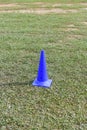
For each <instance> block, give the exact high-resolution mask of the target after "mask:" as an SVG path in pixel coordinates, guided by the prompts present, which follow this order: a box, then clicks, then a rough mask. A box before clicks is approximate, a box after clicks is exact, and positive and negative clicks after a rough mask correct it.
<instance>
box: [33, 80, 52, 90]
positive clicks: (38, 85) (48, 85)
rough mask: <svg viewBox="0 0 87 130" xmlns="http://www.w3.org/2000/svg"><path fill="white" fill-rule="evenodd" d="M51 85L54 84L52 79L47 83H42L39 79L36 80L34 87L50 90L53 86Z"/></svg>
mask: <svg viewBox="0 0 87 130" xmlns="http://www.w3.org/2000/svg"><path fill="white" fill-rule="evenodd" d="M51 83H52V80H51V79H48V80H47V81H44V82H40V81H38V80H37V79H35V80H34V82H33V83H32V85H33V86H37V87H43V88H49V87H50V86H51Z"/></svg>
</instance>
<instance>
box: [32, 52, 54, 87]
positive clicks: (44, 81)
mask: <svg viewBox="0 0 87 130" xmlns="http://www.w3.org/2000/svg"><path fill="white" fill-rule="evenodd" d="M51 83H52V80H51V79H48V73H47V67H46V58H45V52H44V50H42V51H41V53H40V61H39V67H38V74H37V78H36V79H35V80H34V82H33V84H32V85H33V86H39V87H44V88H48V87H50V86H51Z"/></svg>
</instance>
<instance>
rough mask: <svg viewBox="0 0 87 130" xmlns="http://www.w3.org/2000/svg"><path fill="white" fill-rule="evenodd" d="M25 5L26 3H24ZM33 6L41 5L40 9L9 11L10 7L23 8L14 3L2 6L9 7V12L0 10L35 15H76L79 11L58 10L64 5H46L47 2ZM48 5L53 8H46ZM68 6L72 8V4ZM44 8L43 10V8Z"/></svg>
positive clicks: (4, 11) (2, 5) (0, 5)
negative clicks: (69, 13)
mask: <svg viewBox="0 0 87 130" xmlns="http://www.w3.org/2000/svg"><path fill="white" fill-rule="evenodd" d="M24 4H25V3H24ZM32 4H35V5H40V8H37V7H36V8H32V7H31V8H28V9H15V10H14V9H9V7H17V6H21V7H23V4H22V5H20V4H17V3H12V4H0V7H8V10H0V13H35V14H49V13H68V12H71V13H76V12H77V10H76V9H66V10H64V9H61V8H56V6H61V5H62V4H53V5H52V4H50V3H45V2H34V3H32ZM48 4H50V5H51V6H52V8H45V6H47V5H48ZM66 5H68V6H71V5H72V4H66ZM42 6H43V8H42Z"/></svg>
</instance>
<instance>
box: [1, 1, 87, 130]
mask: <svg viewBox="0 0 87 130" xmlns="http://www.w3.org/2000/svg"><path fill="white" fill-rule="evenodd" d="M0 2H1V1H0ZM5 2H8V1H5ZM12 2H14V1H12ZM17 2H18V1H17ZM24 2H26V1H24ZM79 2H80V1H79ZM85 2H86V1H85ZM26 6H27V5H26ZM62 8H63V7H62ZM64 8H65V7H64ZM69 8H70V7H69ZM71 8H72V7H71ZM73 8H74V5H73ZM75 8H76V5H75ZM81 8H82V6H81ZM83 8H84V6H83ZM66 9H68V7H66ZM77 10H79V7H77ZM86 14H87V11H86V10H80V11H78V12H77V13H69V12H68V13H66V14H63V13H60V14H46V15H37V14H36V15H35V14H22V13H0V130H86V129H87V25H86V22H87V15H86ZM41 49H44V50H45V51H46V59H47V67H48V74H49V78H51V79H52V80H53V83H52V86H51V88H50V89H44V88H38V87H33V86H32V82H33V80H34V79H35V77H36V75H37V68H38V61H39V53H40V50H41Z"/></svg>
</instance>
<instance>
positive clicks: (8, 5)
mask: <svg viewBox="0 0 87 130" xmlns="http://www.w3.org/2000/svg"><path fill="white" fill-rule="evenodd" d="M14 6H18V4H16V3H15V4H0V7H14Z"/></svg>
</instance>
